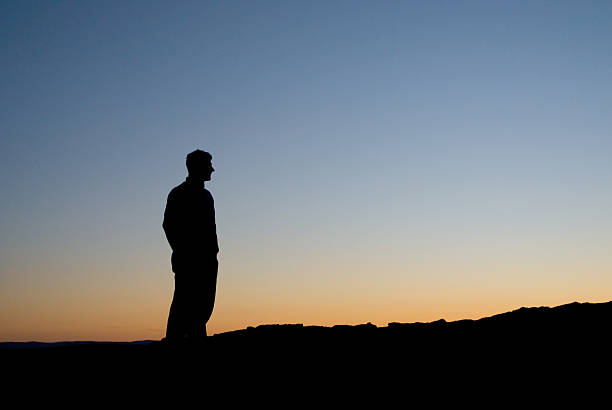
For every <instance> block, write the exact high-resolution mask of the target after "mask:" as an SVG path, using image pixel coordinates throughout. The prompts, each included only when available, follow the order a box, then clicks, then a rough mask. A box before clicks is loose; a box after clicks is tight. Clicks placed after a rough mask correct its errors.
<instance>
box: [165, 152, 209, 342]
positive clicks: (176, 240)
mask: <svg viewBox="0 0 612 410" xmlns="http://www.w3.org/2000/svg"><path fill="white" fill-rule="evenodd" d="M211 161H212V156H211V155H210V154H209V153H208V152H205V151H201V150H195V151H193V152H192V153H190V154H188V155H187V171H188V173H189V175H188V176H187V179H186V180H185V182H183V183H182V184H180V185H179V186H177V187H175V188H173V189H172V190H171V191H170V193H169V194H168V201H167V203H166V210H165V212H164V222H163V224H162V226H163V228H164V231H165V233H166V238H168V242H169V243H170V247H171V248H172V271H173V272H174V297H173V299H172V304H171V305H170V314H169V315H168V327H167V329H166V340H167V341H169V342H181V341H186V340H190V341H200V340H204V338H205V337H206V322H208V319H210V316H211V314H212V311H213V306H214V304H215V291H216V287H217V269H218V262H217V253H218V252H219V246H218V244H217V229H216V224H215V207H214V202H213V197H212V195H211V194H210V192H208V190H206V189H205V188H204V182H205V181H210V177H211V174H212V173H213V171H214V168H213V167H212V162H211Z"/></svg>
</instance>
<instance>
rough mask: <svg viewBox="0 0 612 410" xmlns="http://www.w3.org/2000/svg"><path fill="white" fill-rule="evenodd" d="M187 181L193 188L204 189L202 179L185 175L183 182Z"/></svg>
mask: <svg viewBox="0 0 612 410" xmlns="http://www.w3.org/2000/svg"><path fill="white" fill-rule="evenodd" d="M185 181H187V182H188V183H189V184H193V185H194V186H199V187H202V188H204V182H205V181H204V179H202V178H194V177H193V176H191V175H187V179H186V180H185Z"/></svg>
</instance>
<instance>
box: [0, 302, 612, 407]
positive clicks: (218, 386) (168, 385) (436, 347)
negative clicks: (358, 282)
mask: <svg viewBox="0 0 612 410" xmlns="http://www.w3.org/2000/svg"><path fill="white" fill-rule="evenodd" d="M611 318H612V302H607V303H571V304H567V305H562V306H557V307H554V308H548V307H537V308H521V309H518V310H514V311H512V312H507V313H502V314H499V315H494V316H491V317H486V318H482V319H478V320H459V321H454V322H446V321H444V320H438V321H434V322H431V323H390V324H388V326H385V327H376V326H374V325H372V324H362V325H356V326H347V325H338V326H333V327H322V326H303V325H301V324H284V325H262V326H257V327H249V328H247V329H242V330H236V331H232V332H227V333H221V334H217V335H214V336H212V337H209V338H208V340H207V342H206V343H205V344H203V345H191V346H189V345H188V346H181V347H173V346H167V345H165V344H164V343H160V342H157V341H154V342H132V343H91V342H89V343H71V342H69V343H60V344H43V345H39V346H38V347H32V345H31V346H30V347H31V348H18V346H17V345H12V346H11V345H7V344H5V345H4V346H3V348H1V349H0V363H2V369H3V375H5V376H6V375H9V377H8V378H7V377H5V380H8V381H9V383H8V384H5V385H4V386H3V387H4V388H5V391H7V392H10V391H11V389H12V388H17V389H18V388H21V387H23V386H26V387H27V389H28V390H29V391H30V392H32V391H35V390H34V388H36V389H39V388H43V387H44V388H46V389H47V390H51V391H54V392H57V391H61V392H70V394H74V397H77V396H78V397H83V396H85V397H88V398H91V397H103V396H104V395H105V394H109V392H112V394H113V395H115V396H116V395H118V394H119V392H121V394H122V395H126V394H127V396H132V397H133V396H136V397H137V399H138V400H140V399H142V398H143V397H145V396H146V397H157V395H162V396H163V395H170V396H172V395H174V394H175V392H176V391H177V390H175V389H179V390H181V389H183V390H185V389H186V388H187V386H191V385H196V386H199V387H196V388H195V390H190V392H191V393H192V394H194V395H195V394H196V393H198V392H200V393H201V392H212V391H227V389H230V390H231V391H230V393H228V394H229V395H226V396H224V397H226V399H227V398H231V399H232V400H234V399H237V398H239V397H243V396H245V395H246V394H247V393H246V392H250V393H249V394H250V395H247V396H246V397H247V398H249V400H250V399H252V398H254V397H257V398H259V399H262V398H263V397H276V396H275V395H278V394H283V395H289V396H291V397H292V398H291V400H295V399H296V398H301V399H303V398H308V397H310V398H314V399H315V400H318V401H319V403H317V406H318V405H319V404H320V403H321V402H322V400H325V397H327V396H328V395H330V394H331V395H332V396H333V397H334V398H335V399H336V400H338V399H339V400H340V402H342V400H345V399H347V397H348V396H346V395H347V394H348V395H349V396H350V401H351V402H353V403H357V404H360V403H361V401H362V399H364V398H365V397H372V395H373V394H374V392H375V396H376V397H377V400H378V399H379V398H384V397H391V398H393V400H394V401H395V400H396V399H400V400H403V398H402V397H403V396H402V395H403V394H408V393H406V392H409V394H412V395H414V394H417V395H418V394H423V393H422V392H425V391H427V392H430V393H428V394H432V395H431V396H427V397H426V398H427V399H428V400H430V401H431V400H434V402H435V400H438V399H440V398H441V397H442V396H445V395H446V394H447V391H449V390H452V389H454V390H456V391H460V392H462V393H461V394H463V395H464V397H463V398H464V400H463V403H464V404H468V405H470V403H471V402H472V400H473V399H474V398H476V397H477V398H478V399H479V400H483V398H484V397H485V396H491V395H492V396H494V397H496V398H495V400H497V401H496V402H495V403H497V404H499V403H500V401H499V400H502V401H504V400H506V399H508V398H511V397H522V396H525V395H527V394H528V393H529V394H530V395H534V394H535V395H536V396H539V397H540V399H541V400H543V401H542V403H544V404H546V403H547V400H549V397H550V395H551V394H553V395H556V397H557V398H559V397H562V395H560V393H565V392H570V391H576V386H578V385H580V384H581V383H582V384H584V383H587V384H591V383H594V382H595V381H596V380H602V379H601V377H600V376H599V374H600V373H601V370H602V369H604V370H605V369H608V368H609V364H608V363H609V362H610V357H611V354H610V342H611V340H612V339H611V337H610V332H609V329H610V327H611V325H612V321H611ZM545 384H547V385H552V386H555V387H554V390H550V389H549V390H546V389H543V387H542V386H544V385H545ZM111 388H112V389H111ZM475 389H476V390H475ZM565 389H567V390H565ZM572 389H573V390H572ZM432 390H433V393H431V392H432ZM15 391H17V390H15ZM605 391H607V390H605ZM262 392H265V393H266V394H268V396H265V395H264V396H261V394H262ZM466 392H472V393H473V392H476V393H475V394H472V395H470V394H471V393H470V394H468V395H467V396H465V394H466ZM234 395H236V396H235V397H234ZM452 397H453V399H455V398H456V397H455V396H452ZM466 397H467V399H466ZM228 400H229V399H228ZM262 400H263V399H262ZM263 402H264V403H265V402H266V400H263ZM283 403H284V404H286V403H285V402H283ZM287 403H293V402H292V401H291V402H287ZM518 404H520V405H523V402H520V403H518ZM113 405H114V403H113ZM487 405H489V402H487Z"/></svg>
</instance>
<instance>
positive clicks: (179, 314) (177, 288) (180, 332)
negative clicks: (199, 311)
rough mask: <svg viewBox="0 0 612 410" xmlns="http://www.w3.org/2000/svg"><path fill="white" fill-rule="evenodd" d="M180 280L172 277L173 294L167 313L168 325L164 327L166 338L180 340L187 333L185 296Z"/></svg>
mask: <svg viewBox="0 0 612 410" xmlns="http://www.w3.org/2000/svg"><path fill="white" fill-rule="evenodd" d="M183 285H184V284H183V281H182V280H180V281H179V280H177V279H176V276H175V277H174V295H173V297H172V303H171V304H170V313H169V314H168V325H167V327H166V340H168V341H180V340H182V339H183V338H184V337H185V334H186V333H187V328H186V325H187V323H186V317H185V316H186V314H189V312H188V311H187V308H188V306H186V302H187V300H186V299H187V297H186V296H188V295H185V289H184V286H183Z"/></svg>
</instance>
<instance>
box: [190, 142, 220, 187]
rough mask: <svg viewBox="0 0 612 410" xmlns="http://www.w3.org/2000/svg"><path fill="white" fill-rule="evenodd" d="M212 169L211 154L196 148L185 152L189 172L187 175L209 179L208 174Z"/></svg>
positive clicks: (209, 174)
mask: <svg viewBox="0 0 612 410" xmlns="http://www.w3.org/2000/svg"><path fill="white" fill-rule="evenodd" d="M214 170H215V169H214V168H213V166H212V155H210V154H209V153H208V152H206V151H202V150H199V149H197V150H195V151H193V152H190V153H189V154H187V172H189V176H191V177H193V178H196V179H201V180H204V181H210V176H211V174H212V173H213V172H214Z"/></svg>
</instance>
